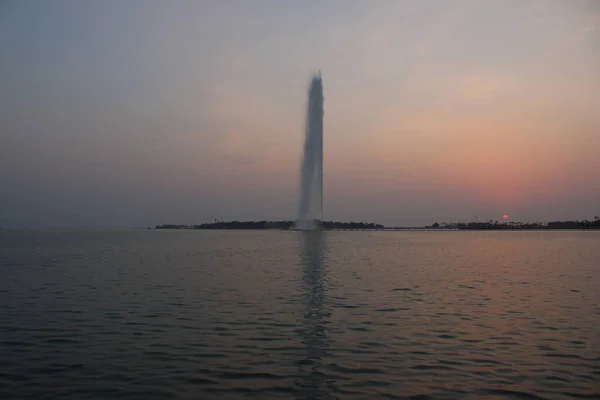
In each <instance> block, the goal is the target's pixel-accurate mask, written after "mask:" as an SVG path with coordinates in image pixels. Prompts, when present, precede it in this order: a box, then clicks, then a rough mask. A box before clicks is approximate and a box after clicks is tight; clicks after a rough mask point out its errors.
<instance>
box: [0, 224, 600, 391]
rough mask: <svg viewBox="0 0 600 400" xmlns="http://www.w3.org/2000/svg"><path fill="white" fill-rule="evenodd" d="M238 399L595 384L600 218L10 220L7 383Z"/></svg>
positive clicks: (3, 241)
mask: <svg viewBox="0 0 600 400" xmlns="http://www.w3.org/2000/svg"><path fill="white" fill-rule="evenodd" d="M245 396H251V397H256V398H262V399H268V398H348V399H354V398H364V399H372V398H405V397H406V398H410V397H411V396H415V398H498V399H499V398H547V399H567V398H599V397H600V232H387V233H385V232H370V233H369V232H322V233H319V232H313V233H302V232H220V231H219V232H217V231H212V232H210V231H209V232H206V231H153V230H152V231H121V232H23V231H21V232H17V231H7V230H4V231H0V398H2V399H42V398H53V399H72V398H81V399H84V398H85V399H101V398H117V397H120V398H128V399H133V398H137V399H152V398H161V399H162V398H182V399H209V398H219V399H225V398H239V397H245ZM419 396H420V397H419Z"/></svg>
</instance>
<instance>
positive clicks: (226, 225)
mask: <svg viewBox="0 0 600 400" xmlns="http://www.w3.org/2000/svg"><path fill="white" fill-rule="evenodd" d="M316 222H317V224H318V226H320V229H322V230H383V229H386V227H385V226H383V225H381V224H375V223H372V222H337V221H316ZM294 225H295V221H227V222H224V221H215V222H208V223H203V224H199V225H175V224H165V225H156V227H155V229H206V230H208V229H242V230H244V229H245V230H248V229H277V230H291V229H294ZM424 228H425V229H436V230H440V229H452V230H513V231H514V230H528V229H537V230H542V229H543V230H546V229H571V230H573V229H576V230H586V229H600V218H599V217H594V220H593V221H590V220H582V221H552V222H547V223H541V222H514V221H511V222H499V221H492V220H490V221H485V222H480V221H477V222H455V223H445V222H442V223H438V222H436V223H434V224H432V225H429V226H426V227H424ZM391 229H394V228H391ZM397 229H399V228H397Z"/></svg>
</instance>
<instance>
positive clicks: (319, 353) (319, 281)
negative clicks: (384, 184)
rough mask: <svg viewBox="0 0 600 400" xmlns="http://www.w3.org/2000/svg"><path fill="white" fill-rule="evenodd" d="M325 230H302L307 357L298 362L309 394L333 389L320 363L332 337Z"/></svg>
mask: <svg viewBox="0 0 600 400" xmlns="http://www.w3.org/2000/svg"><path fill="white" fill-rule="evenodd" d="M325 235H326V234H325V233H324V232H319V231H312V232H310V231H307V232H302V234H301V238H300V240H301V246H300V261H301V266H302V270H301V273H302V282H303V286H304V288H303V289H304V293H303V294H304V301H305V307H306V308H305V312H304V314H303V316H302V320H301V321H300V323H299V325H300V326H301V328H300V330H299V334H300V337H301V339H302V343H303V345H304V346H305V347H306V353H305V357H304V359H302V360H301V361H300V362H299V363H298V364H299V368H300V378H299V379H298V380H297V381H296V385H297V386H299V387H300V388H302V389H303V392H304V393H303V394H304V395H305V398H311V399H314V398H323V397H325V396H326V394H327V393H328V392H329V389H330V388H328V387H327V382H326V377H325V375H324V374H323V372H322V371H320V366H321V363H322V359H323V357H324V356H325V354H326V352H327V347H328V346H329V342H330V339H329V337H328V335H327V327H326V326H325V324H326V323H327V319H328V317H329V316H330V312H329V311H328V310H327V307H326V306H325V305H324V296H325V295H326V289H325V276H326V267H325V260H326V256H325V240H326V238H325Z"/></svg>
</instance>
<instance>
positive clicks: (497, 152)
mask: <svg viewBox="0 0 600 400" xmlns="http://www.w3.org/2000/svg"><path fill="white" fill-rule="evenodd" d="M319 69H320V70H321V71H322V77H323V83H324V96H325V122H324V153H325V155H324V192H325V194H324V218H325V219H327V220H341V221H369V222H379V223H383V224H386V225H391V226H411V225H422V224H429V223H433V222H435V221H446V222H450V221H458V220H460V221H471V220H473V219H474V218H475V216H477V218H478V219H480V220H488V219H492V220H501V218H502V216H503V215H504V214H508V215H509V216H510V219H512V220H519V221H548V220H565V219H593V218H594V216H596V215H598V216H600V108H599V104H600V2H599V1H596V0H564V1H538V0H530V1H523V0H497V1H493V0H490V1H479V0H456V1H438V0H414V1H402V0H393V1H384V0H364V1H356V0H325V1H320V0H319V1H317V0H303V1H301V0H289V1H279V0H252V1H246V0H219V1H215V0H205V1H203V0H198V1H183V0H173V1H168V2H167V1H161V0H129V1H120V0H102V1H100V0H95V1H91V0H71V1H67V0H54V1H40V0H37V1H30V0H3V1H1V2H0V226H5V227H16V228H21V227H24V228H27V227H32V228H34V227H106V228H108V227H145V226H153V225H155V224H163V223H177V224H179V223H181V224H193V223H201V222H206V221H212V220H214V218H219V219H220V218H223V219H225V220H263V219H266V220H280V219H295V218H296V217H297V213H298V200H299V186H300V183H299V177H300V172H299V169H300V158H301V153H302V146H303V140H304V119H305V115H306V102H307V91H308V85H309V82H310V77H311V74H312V73H314V72H316V71H317V70H319Z"/></svg>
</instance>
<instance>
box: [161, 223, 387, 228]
mask: <svg viewBox="0 0 600 400" xmlns="http://www.w3.org/2000/svg"><path fill="white" fill-rule="evenodd" d="M294 224H295V221H229V222H223V221H220V222H210V223H204V224H200V225H173V224H170V225H157V226H156V227H155V229H279V230H289V229H294ZM319 226H320V227H321V229H324V230H333V229H346V230H367V229H368V230H374V229H384V226H383V225H380V224H374V223H366V222H335V221H322V222H319Z"/></svg>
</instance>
